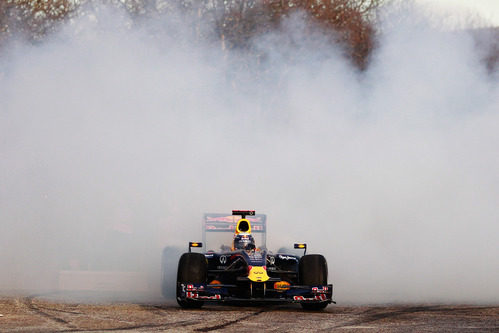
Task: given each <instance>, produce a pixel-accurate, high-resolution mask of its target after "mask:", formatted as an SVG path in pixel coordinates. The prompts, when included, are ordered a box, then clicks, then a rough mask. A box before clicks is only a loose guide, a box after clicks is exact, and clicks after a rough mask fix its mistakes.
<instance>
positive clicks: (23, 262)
mask: <svg viewBox="0 0 499 333" xmlns="http://www.w3.org/2000/svg"><path fill="white" fill-rule="evenodd" d="M409 14H411V15H409ZM380 21H381V22H382V23H381V24H382V28H381V33H380V36H379V47H378V49H377V50H376V52H375V53H374V55H373V57H372V59H371V63H370V66H369V68H368V69H367V70H366V71H365V72H362V73H359V72H358V70H356V69H354V68H353V67H352V66H351V64H350V63H349V62H348V61H347V60H345V59H344V58H343V56H342V54H343V53H342V50H341V49H339V48H332V47H330V46H328V44H327V43H324V42H322V39H321V36H313V38H311V37H310V36H307V35H305V34H304V33H303V30H302V29H301V27H302V22H301V21H300V19H299V18H291V19H290V20H288V21H287V22H286V29H283V32H281V33H279V34H271V35H267V36H264V37H262V38H260V39H258V40H255V41H254V45H255V48H256V49H259V50H261V51H262V53H265V55H266V57H265V59H263V60H262V63H260V64H258V66H260V67H258V69H257V68H256V66H257V65H254V66H255V67H253V65H250V66H240V65H241V62H239V61H238V59H244V55H242V54H241V55H236V54H231V55H230V57H227V55H226V54H225V53H224V52H223V51H222V50H221V48H220V45H219V44H216V45H214V44H213V43H210V42H208V41H207V42H206V43H204V42H202V41H199V40H198V41H194V40H191V37H190V35H189V34H188V33H187V32H186V30H187V28H188V26H189V24H187V23H186V24H185V25H183V24H181V23H180V20H179V19H178V18H175V17H170V16H168V17H162V18H161V20H159V19H156V20H154V19H151V22H146V23H144V25H143V26H141V27H138V28H130V27H129V23H128V22H127V21H126V20H125V19H123V18H122V17H121V15H118V14H116V13H114V12H113V11H110V10H107V11H105V10H102V11H101V12H100V14H98V16H93V14H92V15H87V16H84V17H81V18H75V19H74V21H73V22H72V23H70V24H68V25H67V26H66V27H65V28H64V29H63V31H62V32H61V33H59V34H57V35H55V36H53V37H52V38H51V39H50V40H48V41H45V42H43V43H41V44H37V45H27V44H23V43H22V42H18V43H15V44H14V43H13V44H12V45H10V46H9V48H8V49H9V52H7V53H4V54H3V55H2V56H1V57H0V96H1V98H0V138H1V140H0V154H1V163H0V228H1V232H0V243H1V244H2V246H1V252H0V265H1V274H0V289H3V290H8V289H16V290H19V289H21V290H47V289H53V288H57V283H59V282H57V281H58V279H59V278H60V277H59V276H58V274H59V272H60V271H61V270H72V269H73V270H103V271H134V272H137V271H138V272H142V273H144V274H146V275H147V276H149V277H154V276H157V277H158V278H159V268H160V265H161V263H160V255H161V249H162V248H163V247H165V246H181V247H183V248H185V249H186V248H187V246H186V245H187V242H188V241H195V240H196V241H197V240H200V239H201V226H200V221H201V217H202V214H203V213H205V212H230V210H231V209H255V210H256V211H257V213H265V214H267V215H268V240H267V244H268V246H269V248H270V249H272V250H277V249H278V248H280V247H282V246H290V245H291V244H293V242H297V241H301V242H307V244H308V246H309V252H310V253H322V254H324V255H325V256H326V258H327V260H328V266H329V270H330V275H329V279H330V281H331V282H332V283H333V284H334V286H335V298H336V300H337V301H339V302H340V303H372V302H472V303H497V302H498V301H499V299H498V295H499V266H498V265H497V258H498V257H499V246H498V245H497V244H498V243H497V235H498V234H499V227H498V226H499V224H498V222H499V209H498V206H499V205H498V202H499V173H498V172H497V170H499V154H498V149H497V147H498V143H499V130H498V129H499V113H498V111H499V109H498V105H499V90H498V84H497V76H496V75H494V73H492V74H491V73H488V72H487V70H486V67H485V66H484V64H483V63H482V62H481V61H480V57H479V54H478V53H477V52H476V50H475V44H474V42H473V39H472V37H471V35H470V34H469V32H467V31H465V30H460V31H452V32H449V31H446V30H445V29H440V28H439V27H438V26H436V25H435V24H434V23H431V22H430V20H429V19H427V18H426V17H425V16H423V15H422V14H421V13H418V14H417V15H416V14H414V13H412V12H411V13H409V12H407V9H397V10H393V9H391V10H389V11H387V14H386V15H385V16H381V17H380ZM262 67H263V68H264V70H262ZM255 73H259V74H256V75H255ZM173 282H174V281H172V283H173ZM158 289H159V288H156V289H154V290H155V291H156V290H158ZM157 292H158V294H159V290H158V291H157Z"/></svg>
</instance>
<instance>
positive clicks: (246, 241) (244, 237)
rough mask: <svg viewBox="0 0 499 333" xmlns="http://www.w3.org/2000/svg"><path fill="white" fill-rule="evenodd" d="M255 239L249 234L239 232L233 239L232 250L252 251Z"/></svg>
mask: <svg viewBox="0 0 499 333" xmlns="http://www.w3.org/2000/svg"><path fill="white" fill-rule="evenodd" d="M254 249H255V239H254V238H253V236H251V234H248V233H245V232H241V233H239V234H237V235H236V237H234V250H247V251H249V250H254Z"/></svg>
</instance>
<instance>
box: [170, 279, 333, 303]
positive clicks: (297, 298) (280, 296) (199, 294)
mask: <svg viewBox="0 0 499 333" xmlns="http://www.w3.org/2000/svg"><path fill="white" fill-rule="evenodd" d="M177 288H179V292H178V293H177V295H178V296H177V298H178V300H180V301H182V300H196V301H213V302H282V303H323V302H327V303H335V302H334V301H333V285H332V284H328V285H321V286H289V289H288V290H280V291H278V292H277V291H276V290H272V289H268V290H267V291H268V293H267V294H264V295H260V296H259V297H248V298H239V297H234V296H232V294H233V293H231V292H229V290H230V289H231V288H240V286H236V285H216V286H213V285H209V284H184V283H180V284H179V285H178V286H177Z"/></svg>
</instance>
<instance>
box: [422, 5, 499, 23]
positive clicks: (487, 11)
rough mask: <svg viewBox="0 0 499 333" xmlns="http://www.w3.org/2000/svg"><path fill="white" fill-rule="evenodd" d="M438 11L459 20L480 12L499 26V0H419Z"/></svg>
mask: <svg viewBox="0 0 499 333" xmlns="http://www.w3.org/2000/svg"><path fill="white" fill-rule="evenodd" d="M418 1H419V2H420V3H423V4H428V5H430V6H432V7H434V8H435V9H437V11H440V12H444V13H448V14H452V16H453V17H456V18H457V20H460V18H462V17H466V16H468V15H469V14H470V13H474V14H478V15H480V16H481V17H482V18H483V19H485V20H486V21H487V22H488V23H490V24H492V25H494V26H499V0H418Z"/></svg>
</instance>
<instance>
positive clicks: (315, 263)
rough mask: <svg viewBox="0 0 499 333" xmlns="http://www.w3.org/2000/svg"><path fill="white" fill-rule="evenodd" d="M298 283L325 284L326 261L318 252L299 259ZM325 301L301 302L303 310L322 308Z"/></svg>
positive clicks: (309, 284)
mask: <svg viewBox="0 0 499 333" xmlns="http://www.w3.org/2000/svg"><path fill="white" fill-rule="evenodd" d="M299 277H300V284H301V285H305V286H323V285H326V284H327V262H326V258H324V256H322V255H320V254H308V255H305V256H303V257H301V259H300V263H299ZM327 305H328V303H327V302H320V303H301V306H302V307H303V308H304V309H305V310H322V309H324V308H325V307H326V306H327Z"/></svg>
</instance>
